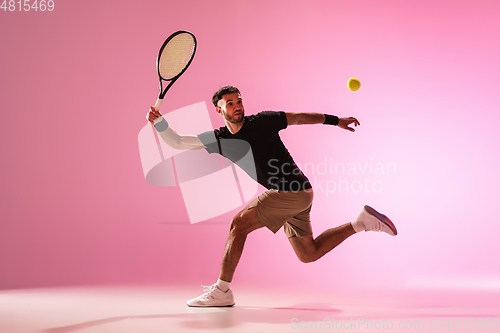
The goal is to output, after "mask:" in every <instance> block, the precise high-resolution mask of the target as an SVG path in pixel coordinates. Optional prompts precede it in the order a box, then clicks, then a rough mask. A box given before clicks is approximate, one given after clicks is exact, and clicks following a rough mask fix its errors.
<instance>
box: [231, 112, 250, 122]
mask: <svg viewBox="0 0 500 333" xmlns="http://www.w3.org/2000/svg"><path fill="white" fill-rule="evenodd" d="M240 116H241V119H240V120H236V119H235V118H236V117H240ZM236 117H234V116H233V117H231V118H229V117H226V120H227V121H229V122H230V123H233V124H239V123H241V122H243V120H245V117H244V116H243V112H242V113H241V114H240V115H238V116H236Z"/></svg>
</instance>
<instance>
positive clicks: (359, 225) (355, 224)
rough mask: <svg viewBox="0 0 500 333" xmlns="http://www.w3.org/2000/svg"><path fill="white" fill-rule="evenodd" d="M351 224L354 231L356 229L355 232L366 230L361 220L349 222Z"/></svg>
mask: <svg viewBox="0 0 500 333" xmlns="http://www.w3.org/2000/svg"><path fill="white" fill-rule="evenodd" d="M351 225H352V228H353V229H354V231H356V232H360V231H365V230H366V227H365V225H364V224H363V223H362V222H360V221H358V220H356V221H354V222H351Z"/></svg>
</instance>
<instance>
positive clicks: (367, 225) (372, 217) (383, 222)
mask: <svg viewBox="0 0 500 333" xmlns="http://www.w3.org/2000/svg"><path fill="white" fill-rule="evenodd" d="M355 225H356V227H357V228H360V229H361V230H356V232H358V231H362V230H363V229H364V230H365V231H383V232H386V233H388V234H389V235H391V236H396V235H397V234H398V230H397V229H396V226H395V225H394V224H393V223H392V222H391V220H390V219H389V218H388V217H387V216H385V215H384V214H380V213H379V212H377V211H376V210H375V209H373V208H372V207H370V206H364V207H363V210H362V211H361V213H359V216H358V218H357V219H356V222H355Z"/></svg>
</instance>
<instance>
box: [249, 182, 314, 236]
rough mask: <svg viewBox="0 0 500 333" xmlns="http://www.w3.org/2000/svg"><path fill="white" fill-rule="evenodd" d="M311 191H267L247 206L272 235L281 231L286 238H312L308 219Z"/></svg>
mask: <svg viewBox="0 0 500 333" xmlns="http://www.w3.org/2000/svg"><path fill="white" fill-rule="evenodd" d="M313 197H314V194H313V190H312V189H308V190H304V191H286V192H285V191H278V190H268V191H266V192H264V193H262V194H261V195H259V196H258V197H257V198H255V199H254V200H253V201H251V202H250V203H249V204H248V205H247V209H251V208H254V207H255V209H256V211H255V217H256V218H257V220H259V222H261V223H262V224H263V225H265V226H266V227H267V228H268V229H269V230H271V231H272V232H273V233H276V232H278V230H280V228H281V227H282V226H283V230H284V231H285V234H286V236H287V237H288V238H290V237H295V236H296V237H300V236H312V229H311V219H310V217H309V215H310V212H311V207H312V201H313Z"/></svg>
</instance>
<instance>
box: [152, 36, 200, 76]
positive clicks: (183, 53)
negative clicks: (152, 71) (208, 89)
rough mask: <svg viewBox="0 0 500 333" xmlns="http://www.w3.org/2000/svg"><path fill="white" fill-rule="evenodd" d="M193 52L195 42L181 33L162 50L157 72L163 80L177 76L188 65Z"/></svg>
mask: <svg viewBox="0 0 500 333" xmlns="http://www.w3.org/2000/svg"><path fill="white" fill-rule="evenodd" d="M194 50H195V41H194V39H193V37H192V36H191V35H190V34H187V33H183V34H179V35H177V36H175V37H174V38H172V39H171V40H170V41H169V42H168V43H167V45H165V48H164V49H163V51H162V53H161V56H160V59H159V61H158V72H159V73H160V75H161V77H162V78H163V79H164V80H170V79H173V78H174V77H176V76H177V75H179V74H180V73H181V72H182V71H183V70H184V69H185V68H186V66H187V65H188V64H189V61H190V60H191V58H192V56H193V53H194Z"/></svg>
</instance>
